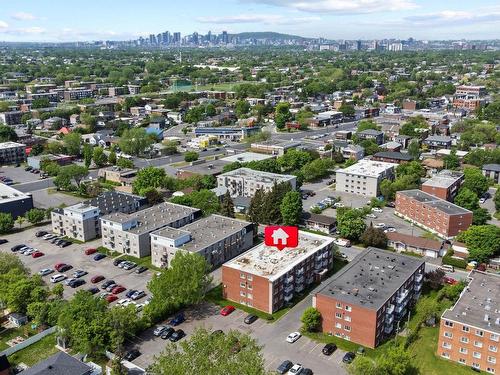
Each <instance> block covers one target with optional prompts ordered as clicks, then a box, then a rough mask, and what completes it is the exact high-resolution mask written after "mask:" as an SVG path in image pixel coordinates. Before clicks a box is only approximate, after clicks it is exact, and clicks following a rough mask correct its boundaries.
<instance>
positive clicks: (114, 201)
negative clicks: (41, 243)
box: [51, 191, 147, 242]
mask: <svg viewBox="0 0 500 375" xmlns="http://www.w3.org/2000/svg"><path fill="white" fill-rule="evenodd" d="M146 204H147V200H146V198H143V197H139V196H136V195H132V194H126V193H119V192H116V191H107V192H105V193H103V194H101V195H99V196H98V197H96V198H92V199H90V200H88V201H84V202H81V203H78V204H75V205H73V206H69V207H66V208H56V209H55V210H53V211H52V213H51V215H52V231H53V232H54V233H56V234H58V235H60V236H67V237H71V238H74V239H77V240H79V241H83V242H85V241H89V240H92V239H94V238H96V237H99V236H100V235H101V224H100V221H99V218H100V217H101V216H102V215H107V214H110V213H112V212H121V213H124V214H127V213H130V212H135V211H138V210H139V209H141V208H143V207H144V206H145V205H146Z"/></svg>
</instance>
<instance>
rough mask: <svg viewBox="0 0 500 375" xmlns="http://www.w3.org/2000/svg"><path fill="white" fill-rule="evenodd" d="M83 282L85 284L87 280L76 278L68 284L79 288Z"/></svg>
mask: <svg viewBox="0 0 500 375" xmlns="http://www.w3.org/2000/svg"><path fill="white" fill-rule="evenodd" d="M83 284H85V280H83V279H76V280H71V281H70V282H69V283H68V286H70V287H72V288H78V287H79V286H82V285H83Z"/></svg>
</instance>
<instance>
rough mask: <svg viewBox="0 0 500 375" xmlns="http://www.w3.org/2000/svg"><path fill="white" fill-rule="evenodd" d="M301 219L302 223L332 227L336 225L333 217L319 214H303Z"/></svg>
mask: <svg viewBox="0 0 500 375" xmlns="http://www.w3.org/2000/svg"><path fill="white" fill-rule="evenodd" d="M302 219H303V220H304V221H313V222H316V223H320V224H323V225H334V224H335V223H337V219H335V218H334V217H331V216H326V215H321V214H313V213H311V212H303V213H302Z"/></svg>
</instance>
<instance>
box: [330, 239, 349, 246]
mask: <svg viewBox="0 0 500 375" xmlns="http://www.w3.org/2000/svg"><path fill="white" fill-rule="evenodd" d="M333 243H334V244H335V245H337V246H344V247H349V246H351V241H349V240H346V239H344V238H335V239H334V240H333Z"/></svg>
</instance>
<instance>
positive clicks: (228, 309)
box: [220, 305, 236, 316]
mask: <svg viewBox="0 0 500 375" xmlns="http://www.w3.org/2000/svg"><path fill="white" fill-rule="evenodd" d="M234 310H236V309H235V308H234V306H231V305H229V306H226V307H224V308H223V309H222V310H221V311H220V314H221V315H222V316H227V315H229V314H231V313H232V312H233V311H234Z"/></svg>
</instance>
